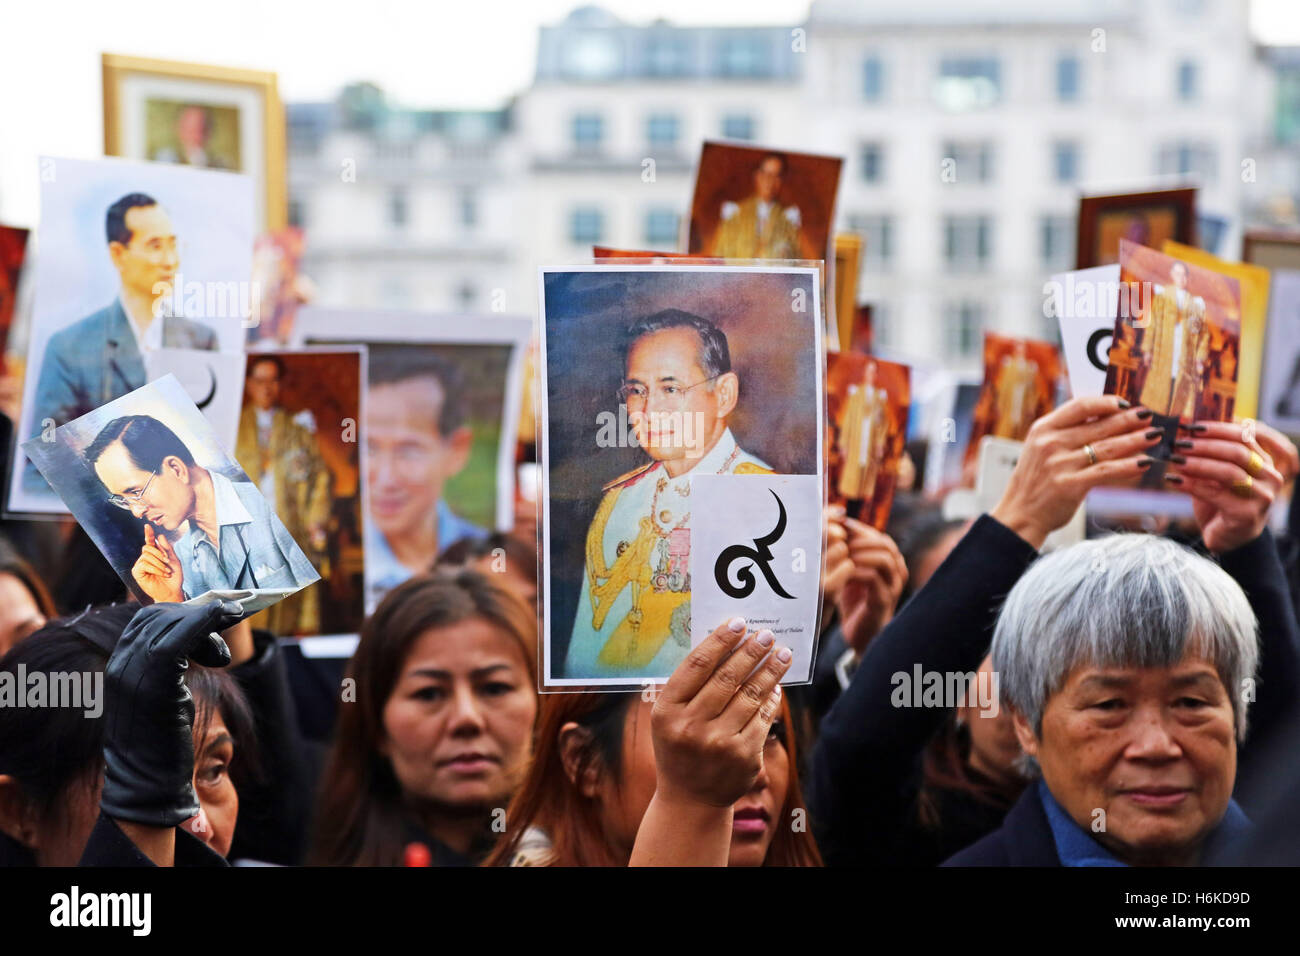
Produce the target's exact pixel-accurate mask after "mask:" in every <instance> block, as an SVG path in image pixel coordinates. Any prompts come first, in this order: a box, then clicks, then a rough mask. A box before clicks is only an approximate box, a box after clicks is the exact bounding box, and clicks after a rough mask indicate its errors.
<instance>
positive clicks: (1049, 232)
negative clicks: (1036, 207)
mask: <svg viewBox="0 0 1300 956" xmlns="http://www.w3.org/2000/svg"><path fill="white" fill-rule="evenodd" d="M1074 231H1075V220H1074V217H1073V216H1055V215H1046V216H1043V217H1041V218H1040V219H1039V220H1038V258H1039V260H1040V261H1041V262H1042V264H1043V267H1044V268H1047V269H1069V268H1070V264H1071V263H1072V262H1074V239H1075V235H1074Z"/></svg>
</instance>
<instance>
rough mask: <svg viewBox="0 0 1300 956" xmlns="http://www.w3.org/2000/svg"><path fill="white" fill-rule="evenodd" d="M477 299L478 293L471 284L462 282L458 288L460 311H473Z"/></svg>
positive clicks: (457, 296)
mask: <svg viewBox="0 0 1300 956" xmlns="http://www.w3.org/2000/svg"><path fill="white" fill-rule="evenodd" d="M477 298H478V292H477V290H476V289H475V288H474V286H472V285H471V284H470V283H468V282H462V283H461V284H460V285H458V286H457V287H456V305H457V306H458V307H459V308H460V309H462V310H464V311H468V310H469V309H472V308H473V307H474V300H475V299H477Z"/></svg>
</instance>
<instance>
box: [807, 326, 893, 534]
mask: <svg viewBox="0 0 1300 956" xmlns="http://www.w3.org/2000/svg"><path fill="white" fill-rule="evenodd" d="M910 379H911V370H910V369H909V368H908V367H907V366H906V365H899V364H898V363H896V362H886V361H885V360H884V359H878V358H871V357H869V356H866V355H859V354H855V353H852V352H838V353H836V352H831V353H828V354H827V356H826V399H827V409H826V411H827V419H828V421H829V423H830V426H831V438H832V440H831V441H830V442H829V444H828V448H827V464H828V465H829V466H830V489H829V493H830V499H831V500H832V501H838V502H842V503H844V504H845V505H846V509H847V512H848V514H849V515H850V517H854V518H858V519H860V520H862V521H864V522H866V523H867V524H869V525H871V526H872V527H873V528H877V529H879V530H881V531H883V530H884V529H885V525H886V524H887V523H888V521H889V509H890V508H891V507H892V506H893V503H894V490H895V488H896V487H897V485H898V466H899V463H900V462H901V461H902V458H903V449H904V446H905V445H906V444H907V421H908V412H909V411H910V405H911V394H910V391H911V390H910Z"/></svg>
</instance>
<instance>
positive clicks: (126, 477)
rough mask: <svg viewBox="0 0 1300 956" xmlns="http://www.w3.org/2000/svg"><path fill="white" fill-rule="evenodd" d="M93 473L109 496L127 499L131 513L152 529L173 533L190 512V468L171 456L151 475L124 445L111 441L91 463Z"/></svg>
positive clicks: (192, 496)
mask: <svg viewBox="0 0 1300 956" xmlns="http://www.w3.org/2000/svg"><path fill="white" fill-rule="evenodd" d="M95 474H96V475H97V476H98V477H99V480H100V482H101V483H102V484H103V486H104V487H105V488H106V489H108V493H109V494H111V495H120V496H121V497H123V498H125V499H126V500H127V502H128V503H129V504H130V506H131V514H133V515H135V516H136V517H137V518H143V519H144V520H145V521H148V522H149V523H150V524H152V525H154V526H155V527H158V528H163V529H164V530H166V531H175V530H176V529H177V528H179V527H180V526H181V525H182V524H183V523H184V522H185V520H186V519H187V518H189V516H190V515H191V514H193V513H194V488H193V487H191V485H190V469H189V467H188V466H187V465H186V464H185V463H184V462H183V461H181V460H180V459H179V458H177V457H176V456H175V455H168V456H167V457H166V458H164V459H163V460H162V464H161V465H159V467H158V471H157V473H156V474H152V475H151V474H150V473H149V472H147V471H145V470H144V469H143V468H140V467H139V466H137V465H136V463H135V462H134V461H132V460H131V455H130V453H129V452H128V451H127V450H126V446H125V445H123V444H122V443H121V442H120V441H115V442H113V444H111V445H109V446H108V447H107V448H105V449H104V452H103V454H101V455H100V456H99V459H98V460H97V461H96V462H95ZM141 492H143V494H141ZM137 495H139V500H137V499H136V496H137Z"/></svg>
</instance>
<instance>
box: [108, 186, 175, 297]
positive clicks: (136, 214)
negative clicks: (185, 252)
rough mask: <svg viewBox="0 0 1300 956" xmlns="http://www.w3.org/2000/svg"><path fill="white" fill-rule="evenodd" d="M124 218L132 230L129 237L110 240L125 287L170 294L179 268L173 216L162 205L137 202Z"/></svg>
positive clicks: (147, 293)
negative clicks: (144, 204)
mask: <svg viewBox="0 0 1300 956" xmlns="http://www.w3.org/2000/svg"><path fill="white" fill-rule="evenodd" d="M123 221H124V223H125V225H126V228H127V229H129V230H131V239H130V241H129V242H126V243H121V242H110V243H109V244H108V254H109V256H110V257H111V258H112V260H113V265H114V266H115V267H116V268H117V271H118V274H119V275H120V276H121V277H122V287H123V288H124V289H126V290H127V291H128V292H133V293H135V294H137V295H139V296H160V295H166V294H168V293H169V292H170V291H171V284H172V282H173V280H175V278H176V271H177V269H179V268H180V253H179V252H178V250H177V245H176V230H175V228H174V227H173V226H172V221H171V217H169V216H168V215H167V211H166V210H165V209H163V207H162V206H159V205H153V206H135V207H133V208H131V209H128V210H127V211H126V215H125V217H123ZM160 286H165V288H161V287H160Z"/></svg>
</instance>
